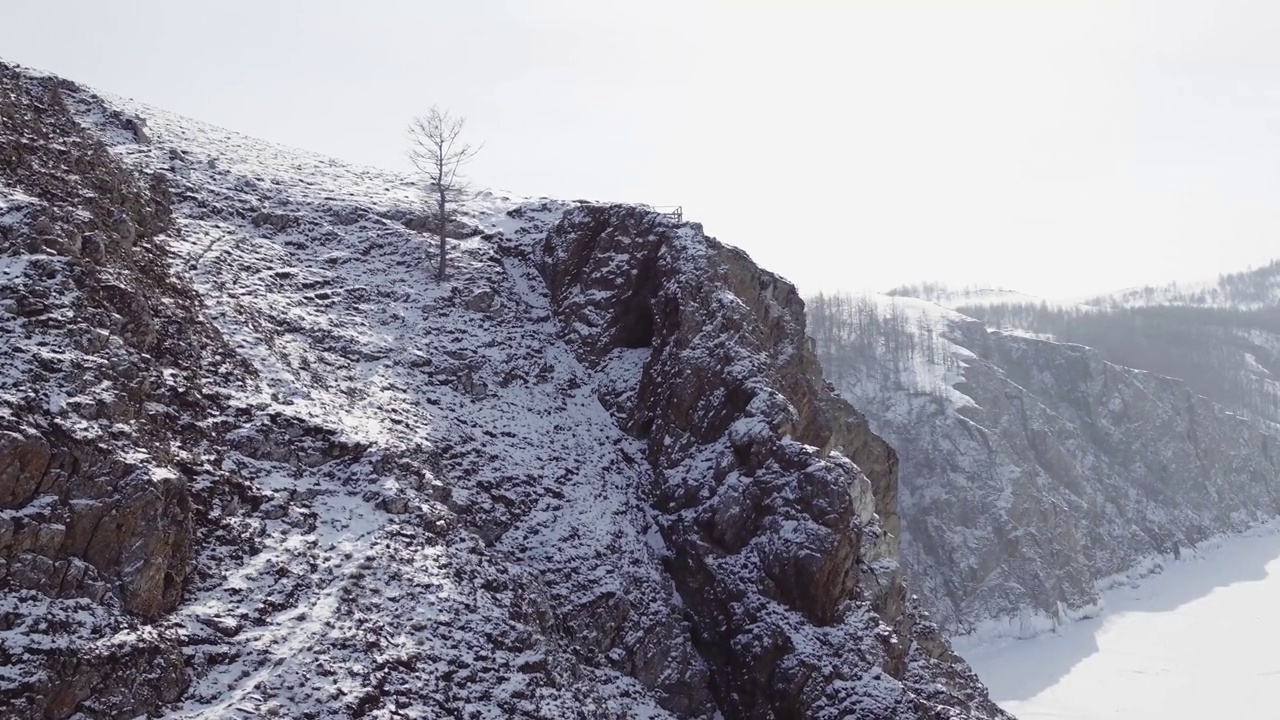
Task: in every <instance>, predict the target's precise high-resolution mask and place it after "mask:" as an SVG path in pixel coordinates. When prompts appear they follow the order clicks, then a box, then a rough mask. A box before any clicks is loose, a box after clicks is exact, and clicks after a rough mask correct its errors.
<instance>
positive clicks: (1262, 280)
mask: <svg viewBox="0 0 1280 720" xmlns="http://www.w3.org/2000/svg"><path fill="white" fill-rule="evenodd" d="M1084 304H1086V305H1092V306H1097V307H1106V308H1132V307H1150V306H1156V305H1174V306H1191V307H1204V308H1224V309H1231V310H1261V309H1267V308H1274V307H1276V306H1277V305H1280V260H1273V261H1271V262H1270V263H1267V264H1266V265H1264V266H1262V267H1260V268H1250V269H1248V270H1243V271H1241V272H1235V273H1229V274H1226V275H1220V276H1219V277H1218V279H1217V280H1216V281H1212V282H1199V283H1176V282H1174V283H1169V284H1167V285H1158V286H1156V285H1148V286H1144V287H1140V288H1130V289H1127V290H1121V291H1118V292H1114V293H1108V294H1106V295H1099V296H1097V297H1095V298H1091V299H1089V300H1086V301H1085V302H1084Z"/></svg>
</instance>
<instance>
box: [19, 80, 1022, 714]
mask: <svg viewBox="0 0 1280 720" xmlns="http://www.w3.org/2000/svg"><path fill="white" fill-rule="evenodd" d="M0 109H3V114H2V115H0V198H2V200H0V202H3V205H0V232H2V233H3V234H2V235H0V240H2V241H3V259H0V272H2V273H3V278H4V283H3V286H0V293H3V304H0V323H3V325H4V333H5V338H6V343H5V344H4V347H3V353H4V355H3V368H4V373H3V374H2V375H0V379H2V380H3V382H4V385H3V394H2V395H0V399H2V400H3V405H2V407H0V413H3V415H2V416H0V417H2V418H3V423H4V435H3V440H0V468H3V471H2V473H3V474H0V508H2V509H0V558H3V565H0V568H2V570H0V661H2V662H0V667H2V668H3V672H2V673H0V698H2V699H3V703H4V705H3V707H4V708H5V712H6V713H8V715H7V716H12V717H52V718H61V717H70V716H72V715H75V714H76V713H79V714H80V716H82V717H90V718H107V717H132V716H137V715H140V714H152V715H161V716H167V717H184V718H196V717H242V716H259V715H276V716H287V717H300V718H320V717H326V718H327V717H383V718H395V717H433V718H434V717H460V718H491V717H525V718H569V717H580V718H622V717H648V718H657V717H685V718H699V717H701V718H711V717H716V716H721V717H726V718H800V717H815V718H868V719H870V718H904V719H905V718H1002V717H1005V716H1004V715H1003V713H1001V712H1000V711H999V710H998V709H996V708H995V707H994V706H993V705H992V704H991V703H990V702H989V701H988V700H987V697H986V692H985V689H984V688H983V687H982V686H981V684H980V683H979V682H978V680H977V678H975V677H974V676H973V674H972V672H971V671H969V670H968V668H967V666H966V665H965V664H964V663H963V661H962V660H960V659H959V658H958V657H956V656H955V655H954V654H953V653H952V652H951V651H950V649H949V647H948V646H947V643H946V642H945V641H944V640H943V639H942V638H941V637H940V635H939V634H938V631H937V629H936V627H935V626H934V625H933V624H932V623H930V622H928V621H927V620H926V619H925V618H924V617H923V616H922V615H921V613H920V612H919V609H918V608H917V607H916V606H915V603H914V602H913V601H912V600H911V598H910V593H909V592H908V591H907V589H906V587H905V585H904V583H903V580H902V574H901V572H900V571H899V569H898V563H897V544H896V538H895V533H894V531H895V530H896V528H897V523H898V519H897V515H896V511H895V506H896V484H897V482H898V480H897V477H896V472H897V460H896V457H895V456H894V454H893V452H892V451H891V450H890V449H889V448H888V446H887V445H885V444H884V442H883V441H881V440H880V439H879V438H878V437H877V436H876V435H874V434H873V433H871V432H870V430H869V428H868V426H867V422H866V420H865V419H864V418H863V417H862V416H860V415H859V414H858V413H857V412H855V411H854V410H853V409H852V408H851V407H850V406H849V405H847V404H846V403H844V402H843V401H841V400H840V399H838V398H837V397H836V396H834V395H833V393H832V392H831V391H830V388H829V387H828V386H827V385H826V384H825V382H824V381H823V380H822V378H821V375H820V373H819V370H818V365H817V361H816V356H815V355H814V353H813V350H812V348H811V346H810V344H809V341H808V340H807V339H806V338H805V332H804V329H805V326H804V313H803V304H802V303H801V302H800V300H799V298H798V297H797V296H796V293H795V291H794V289H793V288H792V287H791V286H790V285H788V284H787V283H786V282H784V281H782V280H781V279H779V278H777V277H775V276H772V275H770V274H769V273H767V272H765V271H762V270H760V269H759V268H757V267H755V266H754V265H753V264H752V263H751V262H750V260H749V259H748V258H747V257H746V256H745V255H743V254H742V253H740V252H738V251H736V250H733V249H731V248H728V247H726V246H723V245H721V244H720V243H718V242H716V241H715V240H713V239H711V238H709V237H707V236H706V235H705V234H704V233H703V232H702V230H701V228H699V227H698V226H696V225H692V224H677V223H673V222H671V221H670V220H668V219H664V218H663V217H661V216H658V215H655V214H654V213H652V212H649V211H647V210H645V209H643V208H640V207H635V206H626V205H595V204H589V203H586V204H566V203H560V202H554V201H549V200H526V199H520V198H512V197H508V196H501V195H497V194H493V193H482V194H481V195H480V196H478V197H477V198H475V199H474V200H473V201H471V202H470V203H469V204H468V205H467V206H466V207H465V208H463V209H462V212H461V213H460V216H459V217H458V218H457V219H456V221H455V222H454V224H453V226H452V227H453V229H454V232H453V233H452V234H454V235H455V236H456V242H455V243H454V252H455V255H454V260H453V262H452V263H451V266H452V267H453V268H454V274H453V276H452V277H451V278H450V280H449V281H448V282H446V283H437V282H435V281H433V280H431V279H430V278H431V275H430V272H429V271H428V266H429V264H430V261H431V258H429V257H425V255H424V254H425V253H427V252H428V251H427V249H426V248H427V243H425V242H424V241H423V238H421V236H420V235H418V234H417V232H416V231H415V230H414V229H413V228H414V227H415V225H420V224H421V223H420V222H419V221H420V219H421V218H420V216H419V214H418V213H416V211H415V210H414V208H415V207H416V204H417V200H418V195H417V190H416V188H415V187H414V183H413V181H412V179H411V178H406V177H403V176H400V175H397V174H395V173H388V172H383V171H378V170H374V169H370V168H361V167H355V166H350V165H344V164H341V163H337V162H335V161H332V160H330V159H328V158H323V157H319V156H314V155H309V154H307V153H302V152H298V151H291V150H286V149H283V148H279V147H276V146H272V145H268V144H266V143H261V142H258V141H255V140H252V139H249V138H245V137H243V136H239V135H235V134H233V133H228V132H225V131H221V130H218V129H216V128H211V127H207V126H203V125H200V124H199V123H195V122H192V121H189V120H186V119H183V118H179V117H176V116H172V115H169V114H166V113H163V112H159V111H155V110H152V109H150V108H145V107H142V106H137V105H134V104H132V103H129V102H127V101H123V100H119V99H103V98H101V97H99V96H96V95H94V94H92V93H91V92H88V91H86V90H84V89H82V88H79V87H77V86H74V85H72V84H70V83H67V82H65V81H61V80H58V79H55V78H49V77H45V76H38V75H33V74H30V73H26V72H24V71H20V70H18V69H16V68H14V67H12V66H4V65H0Z"/></svg>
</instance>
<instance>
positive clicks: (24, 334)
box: [0, 64, 225, 717]
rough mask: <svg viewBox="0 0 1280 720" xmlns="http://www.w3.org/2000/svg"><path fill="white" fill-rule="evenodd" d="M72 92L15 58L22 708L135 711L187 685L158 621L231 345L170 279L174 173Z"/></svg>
mask: <svg viewBox="0 0 1280 720" xmlns="http://www.w3.org/2000/svg"><path fill="white" fill-rule="evenodd" d="M69 92H74V86H72V85H71V84H70V83H66V82H64V81H61V80H58V79H55V78H49V77H31V76H28V75H25V74H23V73H21V72H19V71H17V70H16V69H15V68H12V67H10V66H7V65H3V64H0V110H2V112H0V278H2V281H0V333H2V334H3V337H4V343H3V345H2V346H0V363H3V367H4V371H3V372H2V373H0V398H2V399H3V402H0V628H3V630H4V631H5V633H4V637H5V640H4V641H3V642H0V666H3V667H4V668H5V672H4V677H5V681H4V683H3V684H2V685H0V704H3V705H4V706H5V708H6V713H7V714H6V716H7V717H67V716H68V715H70V714H72V713H73V712H76V711H77V710H79V711H81V712H86V713H89V714H91V715H94V716H100V717H129V716H133V715H137V714H142V713H146V712H152V711H154V710H155V709H156V708H157V707H158V706H159V705H160V704H162V703H166V702H173V701H174V700H176V699H178V697H180V695H181V693H182V691H183V690H184V689H185V687H186V684H187V680H186V674H185V670H184V667H183V662H182V655H181V653H180V652H179V651H178V647H177V646H178V643H177V641H176V640H175V639H174V638H173V637H172V636H171V635H170V634H167V633H164V632H161V631H158V630H157V629H155V628H154V627H152V626H151V625H150V624H149V623H150V621H152V620H155V619H156V618H158V617H160V616H162V615H164V614H165V613H168V612H170V611H172V610H174V608H176V607H177V605H178V604H179V602H180V601H181V599H182V593H183V586H184V582H185V579H186V577H187V575H188V573H189V572H190V563H191V554H192V553H191V542H192V532H193V517H192V500H191V497H190V493H189V488H188V486H187V482H186V473H187V471H188V469H189V466H190V464H191V462H192V460H191V455H190V453H189V449H190V448H191V447H193V446H195V445H197V444H199V442H200V441H201V438H202V436H203V432H202V430H201V428H200V422H201V421H202V420H203V418H204V417H205V416H207V415H208V414H209V413H210V412H211V410H210V408H211V406H212V405H214V404H215V403H216V400H214V399H211V398H210V397H208V396H207V395H206V394H205V393H204V391H203V389H202V385H203V383H204V382H206V381H208V380H210V379H212V378H215V377H216V376H217V372H216V370H213V369H211V367H210V366H211V365H216V364H217V363H218V362H220V360H219V359H218V358H219V354H220V353H222V352H223V351H224V350H225V345H224V344H223V343H222V342H221V338H220V337H219V336H218V334H217V332H216V331H214V330H213V329H212V327H211V326H210V325H209V324H208V323H207V322H205V321H204V320H203V318H202V317H201V315H200V313H201V305H200V302H199V300H198V298H197V297H196V296H195V295H194V293H193V292H192V291H191V289H190V288H189V287H187V286H184V285H183V284H181V283H178V282H174V281H173V279H172V278H171V277H170V275H169V272H168V268H167V266H166V264H167V258H168V255H169V253H168V250H167V249H166V247H165V246H164V244H163V243H162V242H159V241H158V240H157V237H158V236H159V235H160V234H161V233H163V232H165V231H166V230H167V229H168V228H169V226H170V223H171V220H170V207H169V196H168V191H167V187H166V185H165V182H164V180H163V178H160V177H147V176H141V177H139V176H137V175H135V174H134V173H132V172H130V171H129V170H128V169H126V167H125V166H124V165H123V164H121V162H120V161H119V160H118V159H117V158H115V157H113V156H112V154H111V153H110V152H109V151H108V149H107V148H106V146H104V144H103V143H102V142H101V141H99V140H98V139H97V138H95V137H93V136H92V135H90V134H89V133H88V132H86V130H85V129H84V128H83V127H82V126H81V125H80V124H79V123H78V122H76V120H75V119H74V118H73V115H72V112H71V110H70V108H69V107H68V98H67V93H69ZM127 120H128V119H127V118H125V117H124V116H121V115H116V114H109V115H107V116H105V117H104V122H106V123H109V124H117V125H118V127H120V128H122V129H123V128H124V127H126V126H127Z"/></svg>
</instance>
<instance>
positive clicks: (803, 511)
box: [536, 206, 1000, 718]
mask: <svg viewBox="0 0 1280 720" xmlns="http://www.w3.org/2000/svg"><path fill="white" fill-rule="evenodd" d="M536 264H537V267H538V269H539V271H540V273H541V274H542V276H543V278H544V279H545V280H546V283H547V287H548V290H549V293H550V297H551V303H552V309H553V312H554V313H555V314H556V315H557V316H558V317H559V318H560V321H561V325H562V327H563V328H564V332H565V334H566V336H567V337H568V339H569V340H570V343H571V345H572V346H573V347H574V348H575V349H576V350H577V352H578V353H579V355H580V357H582V358H583V360H584V361H585V362H587V363H588V364H589V365H590V366H591V367H593V368H595V369H596V371H597V372H598V373H600V374H601V375H602V376H604V377H605V378H606V379H608V378H611V377H613V376H614V375H616V374H617V373H618V371H619V368H622V367H634V366H635V365H637V364H640V365H642V370H641V372H640V376H639V378H638V381H637V382H635V383H634V384H633V385H630V386H626V387H619V383H615V382H609V381H608V380H606V381H605V382H603V383H602V384H601V387H602V392H601V399H602V401H603V402H604V403H605V404H606V406H607V407H608V408H609V410H610V411H611V412H612V413H613V414H614V416H615V417H617V418H618V420H619V422H620V423H621V424H622V426H623V427H624V428H626V429H627V430H628V432H630V433H632V434H634V435H635V436H637V437H640V438H642V439H644V440H645V448H646V452H647V456H648V460H649V462H650V464H651V465H652V467H653V481H654V484H653V487H652V488H651V489H649V491H648V493H647V497H648V498H649V500H650V502H652V503H653V505H654V507H655V508H656V509H657V510H658V511H659V516H658V517H659V519H658V524H659V527H660V529H661V532H662V536H663V539H664V541H665V543H666V546H667V548H668V551H669V553H670V557H669V558H668V560H667V568H668V571H669V572H670V573H671V575H672V578H673V579H674V581H675V584H676V587H677V588H678V589H679V591H680V594H681V597H682V598H683V599H684V602H685V604H686V605H687V606H688V607H689V610H690V612H691V614H692V623H693V632H694V638H695V644H696V646H697V648H698V650H699V652H701V653H702V655H703V656H704V657H705V658H707V660H708V663H709V665H710V667H711V671H712V673H713V679H714V683H713V689H714V691H715V694H716V699H717V703H718V706H719V709H720V710H721V711H722V712H723V713H724V714H725V716H726V717H730V718H784V717H785V718H791V717H795V718H801V717H868V718H870V717H885V718H889V717H893V718H899V717H900V718H909V717H911V718H914V717H944V716H946V715H945V713H946V712H947V711H946V710H944V708H955V709H958V710H959V711H960V712H963V713H972V715H973V716H975V717H988V716H991V717H994V716H999V715H1000V713H999V711H998V710H996V709H995V708H994V707H993V706H992V705H991V704H990V702H989V701H988V700H987V699H986V697H985V691H983V690H981V687H980V685H979V684H978V683H977V681H976V678H974V677H973V676H972V674H971V673H970V672H969V671H968V670H967V668H965V667H964V666H963V663H962V661H959V660H958V658H955V657H954V655H951V654H950V653H949V650H947V649H946V645H945V642H943V641H942V640H941V639H940V638H938V637H936V635H935V634H933V632H932V630H931V629H930V628H929V626H928V624H927V623H920V622H918V620H917V615H916V611H915V609H914V608H908V607H906V602H905V598H906V591H905V588H904V586H903V584H902V580H901V576H900V573H898V570H897V565H896V563H895V562H894V558H895V555H896V550H895V547H894V544H893V542H892V540H891V539H890V536H889V535H888V534H887V533H886V530H885V527H884V524H883V520H882V518H884V517H888V518H890V519H893V518H895V513H894V509H893V507H892V505H891V504H887V505H886V504H884V501H883V500H881V502H880V503H878V502H877V496H876V494H875V492H874V490H873V483H872V482H871V481H870V480H869V479H868V478H867V476H866V475H864V474H863V472H861V471H860V470H859V468H858V467H857V466H856V465H854V464H853V463H852V462H850V461H849V460H848V459H846V458H845V456H844V455H842V454H840V453H839V452H838V453H830V452H828V451H829V450H838V451H840V452H842V453H846V454H848V455H851V456H855V457H861V458H863V461H864V462H866V464H867V466H868V467H870V468H872V469H873V471H874V472H876V473H877V474H878V479H879V481H880V482H879V485H880V486H881V487H886V486H888V487H892V486H893V485H894V484H895V483H896V478H895V477H894V469H895V463H896V460H895V458H894V456H893V454H892V451H890V450H889V448H888V446H887V445H885V444H884V443H883V442H882V441H881V440H880V439H879V438H877V437H875V436H874V435H872V434H871V433H870V432H869V430H867V429H866V424H865V421H863V419H862V418H861V417H860V416H859V415H857V414H856V413H855V412H853V410H852V408H850V407H849V406H848V405H847V404H845V403H844V402H843V401H840V400H839V399H838V398H835V397H834V396H833V394H832V393H831V391H830V388H829V386H827V385H826V383H825V381H823V380H822V378H821V375H820V372H819V370H818V365H817V361H816V357H815V356H814V353H813V351H812V349H811V347H810V343H809V341H808V339H807V338H806V337H805V335H804V310H803V303H802V302H801V301H800V300H799V298H798V296H797V295H796V293H795V290H794V288H793V287H792V286H790V285H789V284H788V283H786V282H785V281H782V280H781V279H779V278H777V277H776V276H773V275H771V274H769V273H767V272H764V271H762V270H760V269H759V268H757V267H756V266H754V265H753V264H751V263H750V261H749V260H748V259H747V258H746V256H745V255H743V254H742V253H741V252H740V251H737V250H735V249H732V248H728V247H725V246H723V245H721V244H720V243H718V242H716V241H714V240H712V239H710V238H707V237H706V236H705V235H703V233H702V232H701V229H700V228H699V227H697V226H693V225H678V224H674V223H671V222H670V221H668V220H667V219H665V218H662V217H661V216H658V215H656V214H654V213H651V212H647V211H645V210H643V209H640V208H634V207H627V206H582V207H578V208H573V209H570V210H569V211H567V212H566V213H564V215H563V217H562V218H561V219H560V220H559V222H558V223H556V224H555V226H554V227H552V228H551V229H550V230H549V232H548V233H547V234H546V237H545V239H544V240H543V241H542V243H541V247H540V248H539V251H538V253H537V255H536ZM886 494H887V495H888V496H889V497H892V493H886ZM882 497H883V496H882ZM877 510H883V512H882V513H880V514H877ZM926 647H929V648H931V649H929V650H925V649H924V648H926ZM929 653H933V655H934V657H927V655H928V654H929ZM929 663H935V665H932V666H929V667H928V668H927V670H926V668H925V666H926V665H927V664H929ZM938 666H941V667H942V668H945V669H948V670H950V671H951V673H952V675H951V677H950V678H948V680H949V682H947V683H946V684H945V685H942V686H941V687H943V688H944V689H943V690H942V691H935V690H934V688H935V686H936V685H937V682H938V680H937V678H938V675H939V667H938ZM917 670H924V672H920V673H919V674H917V673H916V671H917ZM926 677H927V678H929V680H927V681H924V678H926ZM921 681H924V682H921Z"/></svg>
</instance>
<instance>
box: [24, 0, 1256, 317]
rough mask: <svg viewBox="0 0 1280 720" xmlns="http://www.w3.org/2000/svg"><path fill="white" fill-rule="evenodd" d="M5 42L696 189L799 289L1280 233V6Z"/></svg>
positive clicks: (155, 7) (937, 10)
mask: <svg viewBox="0 0 1280 720" xmlns="http://www.w3.org/2000/svg"><path fill="white" fill-rule="evenodd" d="M0 1H2V2H3V5H4V7H3V13H2V19H0V57H3V58H5V59H8V60H11V61H16V62H19V63H23V64H25V65H30V66H34V67H38V68H41V69H45V70H49V71H52V72H56V73H59V74H62V75H65V76H67V77H70V78H71V79H74V80H78V81H81V82H84V83H86V84H89V85H91V86H95V87H97V88H100V89H103V90H108V91H111V92H116V93H119V94H123V95H127V96H130V97H133V98H136V99H138V100H141V101H143V102H147V103H150V104H153V105H157V106H161V107H164V108H166V109H169V110H173V111H176V112H179V113H182V114H186V115H189V116H191V117H194V118H198V119H201V120H205V121H209V122H212V123H215V124H219V125H223V126H225V127H228V128H232V129H235V130H238V131H241V132H245V133H249V134H252V135H256V136H259V137H263V138H267V139H270V140H275V141H279V142H283V143H286V144H290V145H294V146H298V147H304V148H308V149H312V150H317V151H321V152H324V153H328V154H331V155H334V156H337V157H340V158H344V159H347V160H351V161H356V162H361V163H366V164H371V165H379V166H387V167H407V163H406V161H405V159H404V153H403V151H404V126H405V125H406V123H407V121H408V120H409V118H410V117H411V116H413V115H414V114H417V113H420V112H422V111H423V110H425V109H426V108H427V107H429V106H430V105H431V104H432V103H437V104H440V105H441V106H444V107H447V108H450V109H451V110H453V111H454V112H456V113H460V114H463V115H465V116H466V117H467V118H468V121H469V128H470V131H471V133H472V135H473V137H474V138H475V139H477V140H484V141H485V143H486V145H485V148H484V152H483V154H482V155H481V156H480V157H479V158H478V159H477V160H476V161H475V163H474V164H473V165H472V166H471V172H470V175H471V177H472V179H473V181H474V182H475V183H476V184H477V185H480V186H485V187H492V188H500V189H507V190H512V191H515V192H520V193H525V194H533V195H549V196H556V197H565V198H591V199H603V200H629V201H638V202H649V203H652V204H681V205H683V206H684V208H685V213H686V216H687V217H690V218H692V219H696V220H699V221H701V222H703V224H704V225H705V227H706V229H707V231H708V232H709V233H711V234H712V235H715V236H717V237H719V238H720V239H721V240H724V241H726V242H729V243H732V244H734V245H738V246H740V247H742V248H744V249H746V250H747V251H748V252H750V253H751V254H752V255H753V256H754V257H755V258H756V259H757V260H759V261H760V262H761V263H762V264H764V265H765V266H767V267H769V268H771V269H774V270H776V271H778V272H780V273H781V274H783V275H785V276H786V277H788V278H790V279H791V280H793V281H795V282H796V283H797V284H798V285H800V287H801V289H802V290H804V291H806V292H812V291H816V290H820V289H827V290H830V289H875V290H883V289H887V288H889V287H892V286H894V285H896V284H900V283H904V282H911V281H917V280H926V279H932V280H943V281H946V282H949V283H953V284H958V285H964V284H971V283H977V284H989V285H1001V286H1005V287H1010V288H1015V289H1019V290H1023V291H1025V292H1030V293H1035V294H1041V295H1046V296H1050V297H1070V296H1075V295H1084V294H1089V293H1092V292H1098V291H1104V290H1108V289H1116V288H1121V287H1126V286H1132V285H1138V284H1143V283H1147V282H1161V281H1165V280H1171V279H1196V278H1203V277H1212V276H1213V275H1215V274H1216V273H1218V272H1219V271H1230V270H1236V269H1242V268H1244V267H1245V266H1246V265H1248V264H1251V263H1252V264H1261V263H1263V262H1265V261H1267V260H1270V259H1272V258H1274V257H1280V41H1277V38H1280V3H1276V2H1269V1H1257V2H1239V1H1233V0H1159V2H1154V1H1151V2H1148V1H1141V2H1130V3H1126V2H1122V1H1120V0H1112V1H1110V2H1089V1H1087V0H1071V1H1066V0H1063V1H1059V2H1054V1H1052V0H1044V1H1037V0H1004V1H1002V2H997V1H995V0H974V1H971V2H962V1H960V0H936V1H934V2H923V1H921V2H913V1H911V0H883V1H882V2H856V1H855V0H846V1H844V2H837V1H836V0H830V1H829V2H818V1H816V0H810V1H808V2H804V1H796V0H791V1H788V2H782V1H778V2H728V1H725V2H697V1H695V0H670V1H668V0H646V1H645V2H639V1H638V0H630V1H627V2H621V1H617V2H613V1H608V0H574V1H570V0H528V1H525V2H514V1H512V2H501V1H499V0H465V1H464V0H455V1H450V2H443V1H435V0H432V1H424V0H363V1H362V2H352V1H349V0H306V2H302V1H298V2H284V1H272V0H253V1H251V2H246V1H244V0H220V1H219V2H179V1H176V0H132V1H130V0H113V1H111V2H104V1H103V0H80V1H72V0H0Z"/></svg>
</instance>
